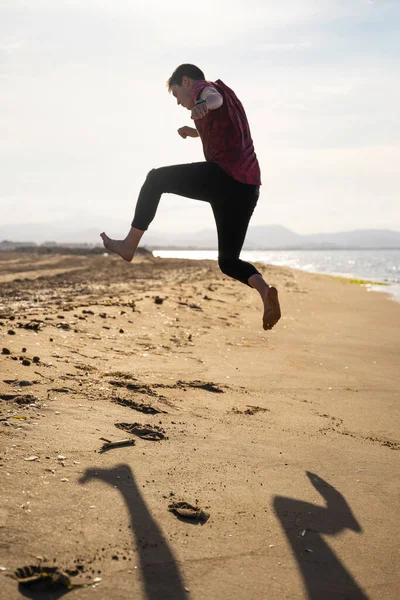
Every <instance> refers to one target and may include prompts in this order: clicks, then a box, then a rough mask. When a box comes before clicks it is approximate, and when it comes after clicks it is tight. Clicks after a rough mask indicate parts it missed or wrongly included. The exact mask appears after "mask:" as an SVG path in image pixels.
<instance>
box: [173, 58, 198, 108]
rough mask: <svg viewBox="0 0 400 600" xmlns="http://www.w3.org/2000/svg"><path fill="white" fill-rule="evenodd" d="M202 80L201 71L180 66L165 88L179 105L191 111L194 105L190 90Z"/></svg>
mask: <svg viewBox="0 0 400 600" xmlns="http://www.w3.org/2000/svg"><path fill="white" fill-rule="evenodd" d="M204 79H205V76H204V73H203V71H201V70H200V69H199V68H198V67H196V66H195V65H188V64H185V65H180V66H179V67H178V68H177V69H175V71H174V72H173V73H172V75H171V77H170V78H169V79H168V81H167V88H168V91H169V92H172V94H173V96H174V97H175V98H176V101H177V103H178V104H179V105H182V106H184V107H185V108H187V109H188V110H191V109H192V108H193V106H194V104H195V103H194V102H193V100H192V88H193V86H194V84H195V82H196V81H199V80H204Z"/></svg>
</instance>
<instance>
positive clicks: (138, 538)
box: [19, 464, 188, 600]
mask: <svg viewBox="0 0 400 600" xmlns="http://www.w3.org/2000/svg"><path fill="white" fill-rule="evenodd" d="M93 479H97V480H100V481H103V482H104V483H107V484H108V485H110V486H112V487H113V488H115V489H116V490H118V491H119V492H120V493H121V495H122V497H123V499H124V501H125V504H126V506H127V509H128V511H129V515H130V521H131V529H132V533H133V536H134V541H135V542H136V544H135V545H136V546H137V548H138V552H139V560H140V566H141V572H142V578H143V585H144V591H145V597H146V600H166V598H173V599H174V600H184V599H185V600H187V597H188V595H187V592H185V588H184V583H183V579H182V577H181V575H180V572H179V568H178V565H177V563H176V559H175V557H174V555H173V553H172V551H171V549H170V548H169V546H168V542H167V541H166V539H165V538H164V536H163V534H162V532H161V530H160V528H159V526H158V525H157V523H156V522H155V521H154V519H153V517H152V516H151V514H150V512H149V509H148V508H147V506H146V503H145V502H144V500H143V498H142V495H141V493H140V491H139V489H138V486H137V484H136V481H135V478H134V475H133V472H132V470H131V468H130V467H129V466H128V465H124V464H122V465H117V466H115V467H114V468H111V469H100V468H99V469H87V470H86V471H85V473H84V474H83V476H82V477H81V478H80V479H79V483H81V484H85V483H88V482H90V481H91V480H93ZM70 591H74V589H68V588H67V587H66V586H65V585H62V584H59V583H49V582H47V581H42V582H37V583H35V584H34V585H33V586H29V587H27V586H26V585H21V584H20V585H19V592H20V593H21V595H22V596H24V597H26V598H32V600H57V599H59V598H62V597H63V596H65V595H67V594H68V593H69V592H70ZM71 597H74V594H73V595H72V596H71ZM77 597H79V592H78V594H77Z"/></svg>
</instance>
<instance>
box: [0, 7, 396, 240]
mask: <svg viewBox="0 0 400 600" xmlns="http://www.w3.org/2000/svg"><path fill="white" fill-rule="evenodd" d="M399 40H400V2H399V0H280V1H279V2H277V1H276V0H246V1H244V0H201V2H188V1H187V0H185V1H183V0H168V2H165V0H113V2H110V1H109V0H107V1H106V0H57V2H54V0H1V1H0V225H8V224H10V225H11V224H19V223H24V224H27V223H32V222H34V223H42V222H43V223H44V222H52V221H57V222H59V223H65V224H66V226H67V224H69V226H71V224H76V225H77V227H84V226H95V227H100V228H101V230H103V229H105V230H106V231H107V233H109V235H112V236H113V237H119V236H121V235H125V234H126V232H127V230H128V229H129V225H130V222H131V220H132V216H133V212H134V208H135V203H136V198H137V194H138V192H139V190H140V187H141V185H142V183H143V181H144V179H145V177H146V175H147V173H148V171H149V170H150V169H152V168H155V167H160V166H164V165H169V164H178V163H184V162H195V161H201V160H203V159H204V157H203V153H202V146H201V141H200V140H199V139H189V138H188V139H186V140H183V139H182V138H180V137H179V136H178V133H177V129H178V128H179V127H181V126H183V125H192V124H193V122H192V121H191V119H190V113H189V111H187V110H186V109H184V108H182V107H180V106H177V104H176V100H175V99H174V98H173V96H172V95H169V94H168V92H167V88H166V85H165V83H166V80H167V79H168V77H169V76H170V75H171V74H172V72H173V70H174V69H175V68H176V67H177V66H178V65H179V64H181V63H193V64H196V65H198V66H199V67H200V68H201V69H202V70H203V71H204V72H205V74H206V78H207V79H208V80H211V81H213V80H214V81H215V80H216V79H222V81H224V82H225V83H226V84H227V85H228V86H229V87H231V88H233V89H234V90H235V92H236V94H237V95H238V97H239V98H240V100H241V101H242V103H243V104H244V107H245V110H246V113H247V116H248V119H249V123H250V128H251V132H252V136H253V140H254V144H255V149H256V152H257V156H258V159H259V162H260V166H261V171H262V181H263V186H262V189H261V196H260V200H259V204H258V206H257V208H256V211H255V213H254V215H253V218H252V221H251V224H252V225H266V224H281V225H284V226H286V227H288V228H290V229H292V230H294V231H296V232H297V233H303V234H308V233H317V232H333V231H344V230H352V229H364V228H379V229H383V228H387V229H394V230H400V168H399V167H400V111H399V106H400V79H399V72H400V69H399V67H400V41H399ZM213 223H214V222H213V216H212V212H211V209H210V207H209V206H208V205H207V204H206V203H202V202H198V201H195V200H190V199H186V198H179V197H178V196H172V195H164V196H163V197H162V199H161V203H160V206H159V210H158V213H157V216H156V218H155V220H154V221H153V223H152V225H151V226H150V227H151V229H152V230H153V231H157V232H175V231H176V232H185V231H186V232H191V231H198V230H201V229H206V228H210V227H213V226H214V225H213Z"/></svg>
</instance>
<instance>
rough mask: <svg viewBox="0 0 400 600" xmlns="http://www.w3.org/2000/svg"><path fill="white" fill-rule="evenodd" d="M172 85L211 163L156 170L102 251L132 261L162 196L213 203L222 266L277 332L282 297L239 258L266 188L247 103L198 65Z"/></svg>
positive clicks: (181, 71) (186, 133) (184, 132)
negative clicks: (122, 231) (256, 297)
mask: <svg viewBox="0 0 400 600" xmlns="http://www.w3.org/2000/svg"><path fill="white" fill-rule="evenodd" d="M167 86H168V91H169V92H172V94H173V96H174V97H175V98H176V101H177V103H178V105H181V106H183V107H184V108H186V109H187V110H190V112H191V118H192V119H193V121H194V124H195V126H196V128H193V127H187V126H185V127H181V128H180V129H178V133H179V135H180V136H181V137H182V138H183V139H186V138H187V137H193V138H196V137H200V138H201V141H202V143H203V150H204V156H205V159H206V160H205V162H199V163H190V164H183V165H173V166H170V167H161V168H159V169H152V170H151V171H150V172H149V174H148V175H147V178H146V181H145V182H144V184H143V187H142V189H141V190H140V193H139V198H138V201H137V204H136V210H135V215H134V218H133V221H132V227H131V229H130V231H129V233H128V235H127V236H126V238H125V239H124V240H112V239H111V238H109V237H108V236H107V235H106V234H105V233H102V234H101V237H102V239H103V243H104V246H105V247H106V248H107V250H110V251H111V252H115V253H116V254H119V256H121V257H122V258H123V259H124V260H126V261H128V262H130V261H131V260H132V259H133V256H134V254H135V251H136V248H137V246H138V244H139V242H140V239H141V237H142V235H143V234H144V232H145V231H146V230H147V228H148V226H149V225H150V223H151V222H152V220H153V219H154V217H155V214H156V211H157V207H158V203H159V201H160V198H161V195H162V194H164V193H168V194H177V195H178V196H185V197H186V198H194V199H196V200H203V201H205V202H209V203H210V205H211V208H212V210H213V213H214V217H215V222H216V225H217V232H218V265H219V267H220V269H221V271H222V272H223V273H225V274H226V275H229V277H233V279H237V280H238V281H241V282H242V283H244V284H246V285H249V286H250V287H252V288H255V289H256V290H257V291H258V293H259V294H260V296H261V299H262V302H263V306H264V309H263V327H264V329H272V327H273V326H274V325H275V324H276V323H277V322H278V321H279V319H280V317H281V312H280V307H279V301H278V292H277V290H276V288H274V287H270V286H269V285H268V284H267V283H266V282H265V281H264V279H263V277H262V275H261V273H259V272H258V271H257V269H256V268H255V267H254V266H253V265H252V264H250V263H248V262H245V261H243V260H240V258H239V256H240V252H241V250H242V246H243V243H244V240H245V237H246V232H247V227H248V224H249V221H250V218H251V216H252V214H253V211H254V208H255V207H256V204H257V200H258V196H259V191H260V185H261V179H260V167H259V165H258V160H257V157H256V154H255V152H254V145H253V140H252V138H251V135H250V128H249V124H248V121H247V117H246V113H245V111H244V109H243V106H242V104H241V102H240V101H239V99H238V98H237V96H236V95H235V93H234V92H233V91H232V90H231V89H229V88H228V87H227V86H226V85H225V84H224V83H223V82H222V81H221V80H219V79H218V80H217V81H216V82H211V81H206V78H205V76H204V73H203V72H202V71H201V70H200V69H199V68H198V67H196V66H195V65H190V64H184V65H180V66H179V67H178V68H177V69H176V70H175V71H174V73H173V74H172V75H171V77H170V78H169V80H168V82H167Z"/></svg>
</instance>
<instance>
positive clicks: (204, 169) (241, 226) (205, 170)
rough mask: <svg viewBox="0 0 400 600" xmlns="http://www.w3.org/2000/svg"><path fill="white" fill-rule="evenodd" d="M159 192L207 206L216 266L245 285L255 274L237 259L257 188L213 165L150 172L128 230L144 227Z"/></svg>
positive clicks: (152, 215)
mask: <svg viewBox="0 0 400 600" xmlns="http://www.w3.org/2000/svg"><path fill="white" fill-rule="evenodd" d="M163 193H168V194H177V195H178V196H185V197H186V198H194V199H195V200H203V201H205V202H209V203H210V204H211V208H212V210H213V213H214V217H215V222H216V225H217V233H218V264H219V267H220V269H221V271H222V272H223V273H225V274H226V275H229V276H230V277H233V278H234V279H237V280H238V281H241V282H242V283H245V284H248V279H249V277H251V276H252V275H255V274H258V273H259V272H258V271H257V269H256V268H255V267H254V266H253V265H251V264H250V263H247V262H244V261H243V260H240V259H239V256H240V252H241V250H242V246H243V243H244V240H245V237H246V232H247V227H248V225H249V221H250V218H251V215H252V214H253V211H254V208H255V206H256V204H257V200H258V196H259V186H257V185H248V184H245V183H241V182H239V181H236V180H235V179H233V178H232V177H230V176H229V175H228V174H227V173H225V171H224V170H223V169H222V168H221V167H219V166H218V165H217V164H216V163H213V162H200V163H191V164H185V165H173V166H171V167H161V168H160V169H153V170H152V171H150V172H149V174H148V175H147V178H146V181H145V182H144V184H143V187H142V189H141V190H140V194H139V198H138V201H137V205H136V210H135V216H134V219H133V221H132V227H135V228H136V229H140V230H142V231H145V230H146V229H147V228H148V226H149V225H150V223H151V221H152V220H153V219H154V217H155V214H156V211H157V207H158V203H159V201H160V198H161V195H162V194H163Z"/></svg>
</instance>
